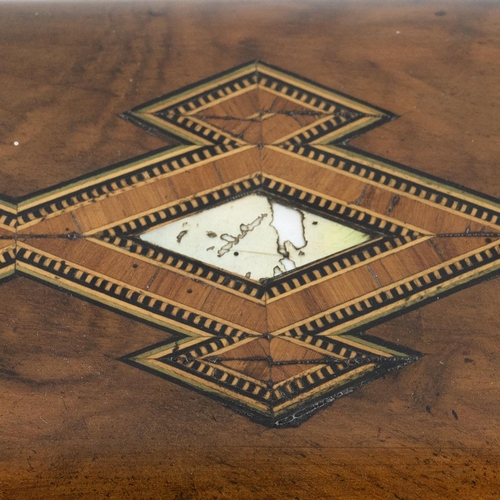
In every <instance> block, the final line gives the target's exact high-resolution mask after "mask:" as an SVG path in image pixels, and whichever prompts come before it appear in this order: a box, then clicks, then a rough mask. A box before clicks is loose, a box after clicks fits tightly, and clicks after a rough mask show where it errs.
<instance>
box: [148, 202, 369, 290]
mask: <svg viewBox="0 0 500 500" xmlns="http://www.w3.org/2000/svg"><path fill="white" fill-rule="evenodd" d="M141 239H142V240H144V241H147V242H149V243H152V244H154V245H158V246H160V247H162V248H165V249H167V250H172V251H174V252H177V253H180V254H183V255H187V256H189V257H192V258H194V259H197V260H199V261H202V262H205V263H207V264H211V265H213V266H215V267H220V268H222V269H225V270H227V271H230V272H234V273H236V274H239V275H241V276H245V277H246V278H252V279H254V280H262V279H265V278H271V277H276V276H279V275H281V274H283V273H286V272H288V271H292V270H294V269H297V268H299V267H301V266H303V265H305V264H309V263H310V262H313V261H315V260H318V259H321V258H323V257H326V256H328V255H332V254H335V253H337V252H340V251H342V250H346V249H348V248H351V247H353V246H356V245H359V244H361V243H364V242H365V241H368V240H369V239H370V237H369V236H368V235H367V234H364V233H362V232H361V231H357V230H356V229H352V228H348V227H346V226H344V225H342V224H339V223H338V222H335V221H332V220H328V219H326V218H324V217H321V216H320V215H317V214H312V213H310V212H308V211H307V210H303V209H302V208H301V207H294V206H290V205H285V204H283V203H282V202H280V201H277V200H274V199H273V198H270V197H268V196H264V195H261V194H250V195H248V196H245V197H243V198H237V199H235V200H232V201H227V202H226V203H225V204H223V205H219V206H217V207H214V208H211V209H208V210H204V211H202V212H198V213H195V214H192V215H190V216H188V217H184V218H181V219H179V220H176V221H174V222H171V223H169V224H166V225H164V226H161V227H159V228H157V229H153V230H151V231H149V232H147V233H145V234H143V235H141Z"/></svg>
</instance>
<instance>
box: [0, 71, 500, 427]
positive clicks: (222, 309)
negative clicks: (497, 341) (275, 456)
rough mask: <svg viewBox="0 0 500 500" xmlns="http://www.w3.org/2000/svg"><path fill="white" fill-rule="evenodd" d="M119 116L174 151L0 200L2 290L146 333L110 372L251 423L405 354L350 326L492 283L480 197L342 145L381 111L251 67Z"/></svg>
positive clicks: (378, 371) (283, 413)
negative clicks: (103, 312)
mask: <svg viewBox="0 0 500 500" xmlns="http://www.w3.org/2000/svg"><path fill="white" fill-rule="evenodd" d="M123 116H124V118H126V119H127V120H129V121H131V122H133V123H135V124H137V125H139V126H140V127H142V128H144V129H146V130H147V131H149V132H151V133H154V134H156V135H159V136H161V137H164V136H170V137H172V136H173V137H175V139H176V140H177V141H179V142H180V143H181V144H180V145H179V146H175V147H172V146H168V147H165V148H163V149H160V150H157V151H154V152H151V153H150V154H146V155H143V156H141V157H138V158H133V159H131V160H127V161H125V162H123V163H120V164H117V165H111V166H109V167H107V168H105V169H103V170H102V171H100V172H98V173H96V174H95V175H90V176H87V177H84V178H80V179H76V180H75V181H73V182H70V183H66V184H63V185H60V186H55V187H54V188H52V189H49V190H47V191H46V192H43V193H38V194H33V195H32V196H29V197H26V198H25V199H22V200H17V201H15V202H12V201H6V200H3V201H2V200H0V279H2V280H4V279H8V278H11V277H12V276H14V275H24V276H28V277H32V278H35V279H37V280H41V281H43V282H46V283H48V284H51V285H56V286H58V287H61V288H63V289H66V290H69V291H71V292H72V293H74V294H77V295H80V296H82V297H85V298H90V299H91V300H93V301H96V302H98V303H101V304H103V305H105V306H106V307H108V308H112V309H115V310H117V311H122V312H126V313H127V314H129V315H131V316H133V317H135V318H137V319H140V320H142V321H146V322H148V323H149V324H152V325H155V326H158V327H160V328H162V329H163V330H165V331H167V332H169V333H168V339H166V340H165V341H164V342H162V343H160V344H158V345H155V346H144V348H143V349H141V350H140V351H138V352H135V353H131V354H127V353H124V357H123V361H124V362H126V363H128V364H131V365H133V366H135V367H138V368H140V369H142V370H145V371H147V372H150V373H154V374H155V375H159V376H161V377H165V378H167V379H168V380H171V381H174V382H178V383H180V384H182V385H184V386H186V385H187V386H188V387H191V388H193V389H194V390H197V391H200V392H202V393H204V394H206V395H208V396H210V397H213V398H216V399H219V400H222V401H223V402H224V403H225V404H227V405H229V406H231V407H232V408H233V409H235V410H236V411H238V412H240V413H243V414H245V415H247V416H249V417H250V418H252V419H254V420H256V421H257V422H260V423H262V424H265V425H271V426H293V425H297V424H300V423H301V422H302V421H304V420H305V419H306V418H308V417H310V416H311V415H312V414H313V413H314V412H315V411H316V410H318V409H320V408H322V407H324V406H325V405H326V404H328V403H331V402H332V401H334V400H335V399H336V398H338V397H340V396H343V395H346V394H349V393H350V392H352V390H353V389H354V388H356V387H358V386H360V385H364V384H365V383H366V382H369V381H371V380H374V379H375V378H377V377H379V376H381V375H383V374H384V373H387V372H388V371H389V370H392V369H395V368H399V367H401V366H404V365H406V364H408V363H410V362H412V361H415V360H417V359H418V357H419V354H418V353H417V352H414V351H412V350H411V349H408V348H403V347H401V346H397V345H393V344H389V343H386V342H382V341H380V340H378V339H374V338H372V337H369V336H367V335H365V334H364V333H363V331H364V330H365V329H367V328H369V327H370V325H373V324H375V323H380V322H381V321H383V320H384V319H388V318H390V317H391V316H393V315H395V314H399V313H402V312H404V311H406V310H408V309H409V308H413V307H416V306H418V305H422V304H425V303H426V302H427V301H429V300H432V299H433V298H436V297H442V296H443V295H444V294H446V293H449V292H452V291H454V290H459V289H460V288H461V287H463V286H465V285H471V284H473V283H475V282H477V281H478V280H481V279H484V278H486V277H491V276H493V275H495V274H497V273H498V270H499V267H500V266H499V255H500V245H499V241H500V227H499V223H500V205H499V203H498V201H497V200H493V199H490V198H488V197H487V196H483V195H481V194H478V193H473V192H470V191H468V190H467V189H464V188H459V187H457V186H454V185H452V184H449V183H447V182H444V181H440V180H437V179H433V178H430V177H428V176H426V175H424V174H422V173H419V172H416V171H414V170H411V169H410V168H408V167H405V166H402V165H397V164H394V163H392V162H391V161H389V160H382V159H380V158H376V157H373V156H371V155H369V154H368V153H365V152H360V151H357V150H355V149H353V148H350V147H348V146H347V145H346V144H347V143H348V140H349V138H350V137H351V136H353V135H357V134H360V133H362V132H365V131H367V130H369V129H370V128H373V127H374V126H378V125H382V124H383V123H386V122H387V121H389V120H392V119H394V115H393V114H392V113H390V112H388V111H385V110H383V109H380V108H378V107H375V106H371V105H369V104H367V103H364V102H362V101H360V100H358V99H355V98H352V97H349V96H346V95H344V94H342V93H339V92H336V91H333V90H331V89H328V88H325V87H322V86H321V85H318V84H315V83H312V82H310V81H308V80H306V79H303V78H301V77H298V76H296V75H293V74H290V73H287V72H285V71H283V70H280V69H278V68H275V67H272V66H270V65H267V64H264V63H261V62H252V63H249V64H245V65H242V66H240V67H237V68H234V69H232V70H230V71H227V72H225V73H222V74H219V75H216V76H214V77H211V78H209V79H207V80H204V81H202V82H199V83H197V84H195V85H192V86H190V87H187V88H184V89H180V90H178V91H175V92H173V93H171V94H168V95H166V96H162V97H160V98H158V99H155V100H152V101H150V102H148V103H146V104H142V105H140V106H137V107H136V108H134V109H132V110H131V111H129V112H127V113H125V114H124V115H123ZM247 202H250V203H249V205H248V206H247V205H246V203H247ZM252 207H253V208H252ZM231 214H232V215H231ZM283 214H285V215H286V216H284V215H283ZM283 220H284V221H285V222H283ZM221 221H222V222H221ZM224 221H225V222H224ZM280 221H281V222H280ZM225 224H228V225H227V226H226V225H225ZM165 231H166V233H165ZM259 254H261V256H260V257H257V256H258V255H259ZM207 255H211V256H212V257H213V258H211V259H209V258H208V257H206V256H207ZM270 255H271V257H272V258H271V257H270ZM254 257H255V258H254ZM261 257H262V258H261ZM263 259H264V260H263ZM266 259H268V260H269V262H267V261H266ZM166 336H167V334H166Z"/></svg>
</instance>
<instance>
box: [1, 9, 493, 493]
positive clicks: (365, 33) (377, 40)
mask: <svg viewBox="0 0 500 500" xmlns="http://www.w3.org/2000/svg"><path fill="white" fill-rule="evenodd" d="M499 19H500V11H499V9H498V8H497V6H495V5H492V4H486V3H485V4H479V3H459V4H458V3H446V2H445V3H444V4H443V3H442V2H441V3H439V4H437V3H433V2H424V3H418V4H415V3H412V4H410V3H398V4H394V3H391V4H389V3H387V4H386V3H380V4H377V5H376V6H375V5H370V4H367V3H357V2H355V3H352V4H349V5H347V4H329V5H314V4H302V5H300V4H298V3H290V4H289V5H287V6H286V7H284V6H282V5H280V6H276V5H273V4H272V3H269V4H266V5H264V4H241V5H237V4H234V5H231V6H230V7H228V6H227V5H222V4H220V5H210V6H209V5H207V6H199V5H197V6H196V7H195V6H190V5H188V4H151V5H148V6H145V5H135V6H130V5H128V6H119V5H107V6H100V5H93V6H85V7H83V6H80V7H74V6H71V7H70V6H64V5H58V6H57V7H56V6H51V5H45V6H42V5H38V6H36V8H34V7H33V6H32V5H29V6H12V5H3V6H1V15H0V25H1V30H0V32H1V33H2V34H1V35H0V54H1V59H2V66H3V67H2V69H1V73H0V75H1V76H0V78H1V79H2V84H3V87H2V94H1V96H0V107H1V109H2V113H1V116H0V121H1V125H2V128H3V130H4V134H3V136H4V140H3V142H2V144H1V145H0V157H1V159H2V161H1V163H0V169H1V173H2V184H1V189H0V190H1V191H2V194H6V195H10V196H17V195H22V194H28V193H31V192H32V191H34V190H36V189H42V188H47V187H49V186H52V185H53V184H54V183H56V182H59V181H65V180H70V179H73V178H74V177H75V176H77V175H81V174H84V173H89V172H92V171H94V170H95V169H97V168H100V167H104V166H106V165H109V164H111V163H114V162H117V161H121V160H123V159H125V158H131V157H133V156H135V155H139V154H143V153H146V152H148V151H150V150H153V149H155V148H161V147H163V146H164V144H165V143H164V142H161V141H159V140H158V139H157V138H155V137H153V136H148V135H147V134H144V133H141V132H140V131H139V130H137V129H135V128H134V127H131V126H130V125H129V124H127V123H125V122H124V121H122V120H119V119H117V117H116V115H117V114H118V113H121V112H123V111H124V110H125V109H129V108H130V107H131V106H133V105H136V104H140V103H141V102H145V101H147V100H148V99H151V98H152V97H155V96H157V95H160V94H162V93H165V92H167V91H173V90H175V89H178V88H180V87H181V86H182V85H185V84H188V83H191V82H195V81H198V80H199V79H201V78H204V77H207V76H210V75H212V74H215V73H217V72H218V71H222V70H225V69H227V68H230V67H232V66H235V65H236V64H239V63H241V62H244V61H247V60H252V59H263V60H266V61H269V62H271V63H273V64H276V65H278V66H280V67H283V68H285V69H288V70H291V71H294V72H296V73H299V74H303V75H306V76H308V77H309V78H311V79H312V80H315V81H318V82H321V83H323V84H325V85H327V86H329V87H333V88H339V89H340V90H343V91H344V92H347V93H348V94H350V95H353V96H356V97H360V98H362V99H365V100H366V101H368V102H372V103H376V104H378V105H380V106H382V107H384V108H385V107H387V108H389V109H391V110H392V111H394V112H395V113H397V114H398V115H400V116H401V117H400V118H399V119H398V120H395V121H391V122H389V123H387V124H386V125H385V126H384V127H380V128H377V129H376V130H373V131H371V132H370V133H369V134H364V135H363V136H360V137H359V138H355V139H353V140H352V141H351V142H350V145H351V146H356V147H359V148H362V149H364V150H368V151H370V152H372V153H374V154H376V155H380V156H382V157H386V158H387V157H389V158H391V159H392V160H395V161H400V162H402V163H404V164H406V165H410V166H412V167H415V168H418V169H419V170H421V171H424V172H427V173H429V174H432V175H436V176H439V177H443V178H446V179H450V180H453V181H455V182H457V183H459V184H463V185H466V186H468V187H470V188H473V189H476V190H478V191H481V192H484V193H487V194H489V195H492V196H498V194H499V192H500V191H499V188H498V175H497V172H496V168H497V167H496V165H497V161H496V158H498V156H499V154H500V144H499V143H498V141H496V140H495V137H496V136H498V120H497V119H496V115H497V108H498V98H497V95H496V88H497V82H498V78H499V76H500V75H499V74H498V67H497V65H495V64H494V63H495V61H496V59H497V57H496V56H497V54H496V52H497V51H496V46H497V45H498V41H499V40H498V30H497V29H496V28H497V24H498V20H499ZM68 47H69V48H70V50H68ZM27 69H29V71H28V70H27ZM131 80H132V81H131ZM264 123H266V122H265V121H264ZM269 123H272V122H269ZM14 141H19V143H20V144H19V146H14V145H13V143H14ZM171 142H172V143H175V141H174V140H172V141H171ZM305 180H307V179H305ZM363 183H364V182H363V181H361V182H360V186H361V185H362V184H363ZM314 186H316V184H314V185H312V187H314ZM362 192H363V187H361V189H357V188H356V190H355V192H353V193H351V194H350V195H349V201H350V202H351V203H354V202H355V201H356V200H357V199H358V198H359V196H361V193H362ZM123 196H126V195H125V194H124V195H123ZM400 196H401V195H400ZM370 197H371V198H370ZM364 200H365V201H363V200H362V201H361V205H362V206H363V207H367V208H370V209H373V210H377V211H378V210H380V211H382V209H383V208H384V207H385V209H386V210H387V209H388V207H390V206H391V201H392V198H391V197H389V195H384V196H383V197H381V198H379V197H378V195H377V196H375V195H372V191H371V188H370V189H367V190H366V191H365V198H364ZM370 200H373V201H370ZM363 203H365V204H363ZM403 205H404V204H402V205H401V206H403ZM89 206H90V205H89ZM408 206H409V205H408ZM394 210H400V209H398V205H396V206H395V207H394ZM440 210H441V209H440ZM396 213H397V212H396ZM446 217H448V215H447V216H446ZM415 218H416V219H415V220H414V221H413V222H417V219H418V222H419V223H420V221H421V220H422V215H421V214H415ZM51 220H53V222H51ZM57 220H60V222H57V223H56V221H57ZM77 220H78V219H77ZM457 220H458V219H457ZM461 220H462V219H460V220H458V222H457V224H456V225H455V224H454V226H453V227H454V229H456V230H458V231H465V229H466V228H467V226H466V225H465V227H464V226H463V224H462V222H461ZM431 222H433V219H432V218H431V219H430V220H429V221H427V222H426V224H428V223H431ZM472 222H473V225H472V226H471V231H474V230H476V231H479V230H480V229H481V227H482V226H481V224H482V223H481V222H480V221H479V222H474V221H472ZM72 223H74V220H73V219H72V218H70V217H66V220H65V221H63V219H62V218H61V219H59V217H57V218H54V219H50V218H47V219H46V220H45V221H40V222H38V224H39V225H40V228H42V227H43V225H44V224H46V226H45V229H44V232H45V230H46V231H47V233H49V232H52V231H53V234H56V233H57V232H59V231H60V230H61V228H63V226H64V229H63V232H64V231H66V227H68V229H69V232H78V231H75V226H74V224H72ZM38 224H36V225H34V226H32V228H33V229H26V231H27V232H28V231H29V232H31V231H35V227H36V226H37V225H38ZM52 224H56V225H57V227H55V226H52ZM59 224H60V226H59ZM99 224H100V223H99ZM474 224H475V225H474ZM485 226H490V227H491V228H493V229H494V226H491V224H485ZM474 228H475V229H474ZM76 229H77V228H76ZM0 231H4V229H0ZM6 231H7V232H6V233H5V234H6V235H9V234H12V231H10V230H9V229H7V230H6ZM36 232H38V231H36ZM0 234H1V235H3V234H4V233H3V232H2V233H0ZM32 234H35V233H32ZM39 234H40V233H39ZM486 238H490V239H491V240H492V241H494V240H495V238H496V237H495V236H493V237H488V236H484V237H480V238H478V239H476V238H473V237H462V238H447V237H435V238H433V241H434V243H435V245H436V247H437V249H438V250H439V251H438V250H436V249H434V250H435V251H436V252H438V254H439V253H440V254H441V258H442V259H443V262H444V261H446V260H450V259H454V258H455V257H456V256H457V255H458V254H459V253H464V252H465V253H466V252H470V251H474V250H476V249H478V248H480V247H483V246H487V245H489V244H490V243H489V242H487V241H485V239H486ZM63 241H64V245H65V246H66V245H67V243H69V240H68V241H66V240H63ZM77 241H78V243H77ZM80 241H82V240H76V241H75V242H72V243H75V245H80ZM85 244H86V245H87V244H89V242H85ZM123 255H124V254H123ZM389 257H390V256H389V255H388V256H387V258H389ZM122 258H123V259H125V260H127V261H129V259H130V257H126V256H125V255H124V256H123V257H120V259H122ZM130 262H132V260H130ZM143 264H145V261H143V260H141V261H140V264H139V265H140V266H142V265H143ZM146 267H147V266H146ZM377 275H378V276H379V279H381V280H383V277H384V275H383V273H382V272H380V273H377ZM386 279H388V278H387V276H386ZM391 279H392V278H391ZM198 286H200V287H205V286H208V285H202V284H198ZM174 288H175V287H174ZM179 290H180V289H179ZM497 290H498V283H497V282H494V281H488V282H484V283H482V284H480V285H478V286H476V287H474V288H471V289H468V290H463V291H462V292H461V293H459V294H455V295H453V296H452V297H449V298H446V299H443V300H439V301H437V302H435V303H434V304H429V305H427V306H426V307H425V308H422V309H419V310H418V311H413V312H410V313H408V314H406V315H405V316H402V317H398V318H395V319H393V320H391V321H389V322H386V323H384V324H383V325H380V326H375V327H373V328H372V329H371V330H370V332H369V333H370V334H372V335H375V336H377V337H379V338H384V339H386V340H388V341H391V342H397V343H398V344H402V345H407V346H411V347H412V348H413V349H416V350H418V351H420V352H424V353H425V354H426V356H425V357H424V358H422V359H421V360H420V361H419V362H418V363H416V364H414V365H412V366H411V367H409V368H406V369H405V370H402V371H397V372H393V373H390V374H388V375H387V376H386V378H385V380H378V381H375V382H373V383H372V384H370V385H369V386H368V387H364V388H362V389H360V390H359V392H357V393H354V394H353V395H351V396H350V397H349V398H344V399H340V400H338V401H337V402H336V403H335V405H334V406H333V407H332V408H331V409H330V410H329V411H324V412H320V413H318V415H317V416H316V418H315V419H312V420H309V421H308V422H306V423H305V424H304V425H303V426H302V427H300V428H297V429H289V430H273V429H263V428H261V427H260V426H258V425H256V424H253V423H252V422H250V421H248V420H246V419H245V418H242V417H241V416H239V415H237V414H235V413H233V412H231V411H228V410H227V409H226V408H224V407H222V406H221V405H219V404H218V403H215V402H213V401H211V400H208V399H207V398H204V397H203V396H200V395H197V394H196V393H193V392H191V391H188V390H186V389H184V388H182V387H179V386H176V385H174V384H169V383H165V382H164V381H163V380H161V379H160V378H156V377H152V376H150V375H149V374H146V373H143V372H141V371H139V370H133V369H131V368H130V367H128V366H126V365H124V364H123V363H118V362H116V361H115V360H116V359H117V358H119V357H121V356H123V354H124V353H128V352H132V351H134V350H138V349H141V348H143V347H144V345H146V344H147V345H151V344H154V343H157V342H162V341H165V340H166V339H168V338H170V336H171V333H169V332H167V331H164V330H161V329H158V328H156V327H155V328H153V327H151V326H149V325H147V324H145V323H143V322H139V321H134V320H132V319H130V318H127V317H122V316H118V315H116V314H113V313H111V312H109V311H107V310H106V309H104V308H102V307H96V306H94V305H91V304H88V303H86V302H83V301H80V300H77V299H75V298H74V297H71V296H69V295H66V294H61V293H60V292H57V291H54V290H52V289H50V288H47V287H43V286H41V285H39V284H37V283H34V282H33V281H32V280H27V279H26V278H24V277H23V278H18V279H16V280H14V281H12V282H10V283H6V284H3V285H2V287H1V288H0V296H1V297H2V299H1V300H0V309H1V315H2V318H9V320H8V321H4V323H3V326H2V329H1V330H0V332H1V333H0V335H1V342H2V354H1V355H0V371H1V378H0V382H1V384H2V387H3V390H2V391H1V395H0V399H1V401H0V419H1V422H2V428H3V430H4V432H2V436H1V437H0V440H1V447H0V450H1V451H0V457H1V460H2V463H3V464H4V466H3V467H2V472H0V483H1V487H0V497H2V498H6V499H10V498H30V499H31V498H78V497H81V498H105V497H106V496H108V497H111V498H127V497H128V498H155V497H162V498H172V499H174V498H193V499H195V498H207V497H213V498H220V499H222V498H242V499H245V498H248V499H251V498H256V497H265V498H272V499H274V498H275V499H280V498H284V499H285V498H286V499H288V498H290V497H291V496H292V495H295V496H297V497H299V498H302V499H309V498H311V499H312V498H339V497H344V498H393V497H394V495H397V496H399V497H401V498H495V497H496V496H497V494H498V493H497V492H498V488H499V480H498V475H497V469H498V450H499V442H498V436H499V428H498V419H497V415H498V410H499V408H498V404H497V401H498V400H499V397H498V396H499V394H498V373H497V372H498V370H497V364H498V363H497V357H498V356H497V354H496V353H497V351H498V335H497V331H498V326H499V325H498V315H497V314H496V310H497V308H498V306H497V302H498V299H497V297H498V293H497ZM282 300H284V299H282ZM278 302H279V300H278ZM12 311H16V315H12ZM325 429H326V430H327V431H325Z"/></svg>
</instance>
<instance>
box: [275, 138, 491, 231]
mask: <svg viewBox="0 0 500 500" xmlns="http://www.w3.org/2000/svg"><path fill="white" fill-rule="evenodd" d="M279 149H281V150H284V151H288V152H290V153H292V154H293V155H296V156H297V157H298V158H301V159H306V160H312V161H315V162H318V163H319V164H321V165H322V166H329V167H333V168H335V169H338V170H341V171H343V172H346V173H348V174H350V175H353V176H357V177H361V178H363V179H366V180H368V181H370V182H371V183H373V184H380V185H382V186H384V187H386V188H390V189H391V190H394V191H400V192H402V193H405V194H406V195H410V196H412V197H414V198H416V199H418V200H419V201H423V200H425V201H427V202H430V203H432V204H434V205H437V206H441V207H444V208H446V209H448V210H449V211H452V212H456V213H458V214H459V215H462V216H464V215H465V216H469V217H471V218H474V219H477V220H479V221H481V222H485V223H490V224H498V223H499V222H500V211H496V210H494V209H488V208H485V207H483V206H481V205H479V204H478V203H475V202H473V201H470V200H466V199H463V198H461V197H458V196H454V195H452V194H450V193H447V192H443V191H442V190H440V189H437V188H432V187H430V186H428V185H426V186H424V185H423V184H421V183H419V182H416V181H414V180H412V178H413V177H414V176H412V175H410V174H406V175H405V174H404V172H401V173H399V174H394V173H391V172H389V171H388V169H387V170H386V169H384V170H381V169H380V166H378V165H377V167H375V166H370V165H366V164H363V163H361V162H356V161H353V160H350V159H348V158H346V157H344V156H341V155H340V154H334V153H333V152H331V151H328V150H327V148H323V149H318V148H317V147H315V146H309V145H304V144H302V145H297V146H296V145H292V146H285V145H281V146H280V147H279V148H278V150H279ZM367 159H368V158H367ZM443 188H444V186H443ZM464 194H465V193H464ZM485 201H486V200H485Z"/></svg>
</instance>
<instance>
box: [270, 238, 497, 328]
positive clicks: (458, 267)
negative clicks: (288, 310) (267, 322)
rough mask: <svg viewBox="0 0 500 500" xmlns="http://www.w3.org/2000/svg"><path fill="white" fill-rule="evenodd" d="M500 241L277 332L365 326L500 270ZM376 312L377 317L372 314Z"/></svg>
mask: <svg viewBox="0 0 500 500" xmlns="http://www.w3.org/2000/svg"><path fill="white" fill-rule="evenodd" d="M499 257H500V244H499V243H498V242H495V243H492V244H490V245H488V246H485V247H483V248H481V249H480V250H479V251H478V250H474V251H473V252H469V253H468V254H464V255H461V256H460V257H458V258H456V259H453V260H449V261H446V262H444V263H443V264H440V265H437V266H434V267H433V268H430V269H426V270H425V271H422V272H421V273H418V274H415V275H412V276H411V277H409V278H405V279H403V280H400V281H397V282H396V283H393V284H391V285H388V286H385V287H383V288H379V289H377V290H376V291H374V292H372V293H369V294H366V295H364V296H361V297H357V298H356V299H354V300H352V301H349V302H348V303H346V304H342V305H341V306H336V307H334V308H331V309H330V310H328V311H325V312H323V313H320V314H318V315H315V316H312V317H309V318H307V319H306V320H303V321H300V322H298V323H297V324H296V325H291V326H288V327H286V328H282V329H279V330H277V331H276V332H274V335H278V334H284V335H286V336H291V337H297V336H301V335H305V334H310V335H319V334H321V335H339V334H341V333H342V332H343V331H344V330H349V329H352V323H353V322H354V321H356V325H355V327H361V326H363V325H364V326H365V327H366V324H367V323H369V322H371V321H372V320H373V319H375V320H376V319H378V318H379V317H380V316H387V315H389V314H391V313H393V312H395V311H397V310H398V309H401V308H406V307H409V306H411V305H412V304H413V303H415V302H416V301H419V300H424V299H428V298H431V297H432V296H433V295H435V294H437V293H440V294H441V293H444V292H446V291H447V290H448V289H451V288H455V287H457V286H459V285H461V284H463V283H464V282H467V281H470V280H474V279H478V278H480V277H483V278H484V276H485V275H487V274H493V273H496V272H498V270H499V269H500V259H499ZM373 315H375V318H373V317H372V316H373Z"/></svg>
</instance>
